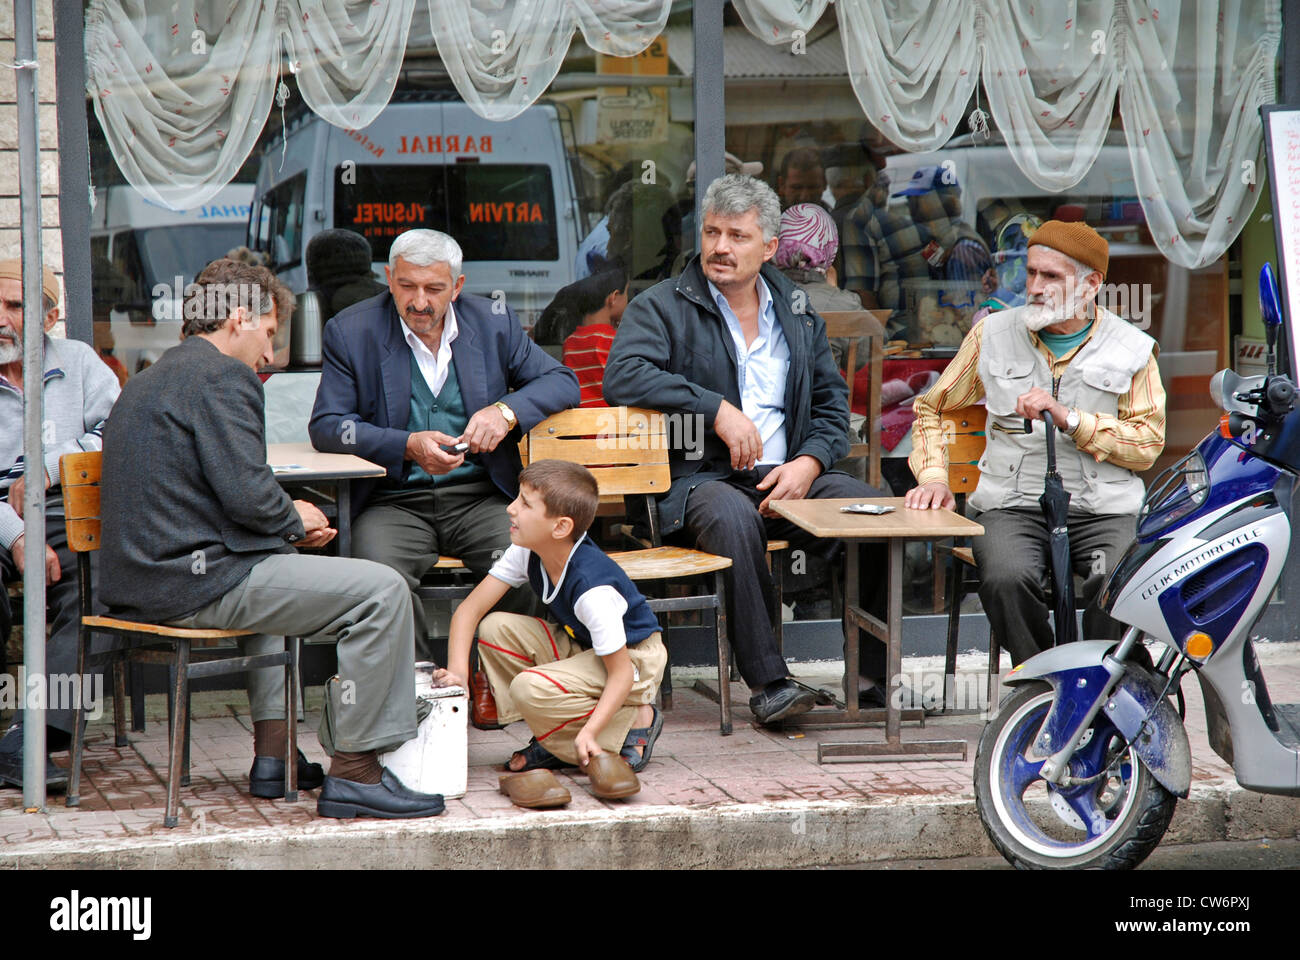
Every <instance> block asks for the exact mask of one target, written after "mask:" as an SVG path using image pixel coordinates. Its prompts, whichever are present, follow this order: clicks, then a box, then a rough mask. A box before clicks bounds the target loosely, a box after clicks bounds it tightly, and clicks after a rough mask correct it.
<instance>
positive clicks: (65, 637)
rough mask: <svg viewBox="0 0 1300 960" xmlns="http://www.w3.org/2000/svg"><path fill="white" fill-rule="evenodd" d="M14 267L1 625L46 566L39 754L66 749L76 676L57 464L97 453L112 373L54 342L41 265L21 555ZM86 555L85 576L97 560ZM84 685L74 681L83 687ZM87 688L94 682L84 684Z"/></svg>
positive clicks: (8, 752) (89, 353)
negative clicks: (30, 470)
mask: <svg viewBox="0 0 1300 960" xmlns="http://www.w3.org/2000/svg"><path fill="white" fill-rule="evenodd" d="M22 279H23V265H22V261H21V260H3V261H0V608H3V609H2V610H0V621H3V622H4V623H12V622H13V621H14V619H15V615H17V618H18V619H21V609H19V610H18V611H14V610H13V609H12V608H11V607H10V601H9V592H8V590H6V589H5V588H6V586H7V585H8V584H11V583H17V582H20V581H21V580H22V577H23V574H24V572H25V571H26V569H27V564H28V563H31V562H33V561H35V562H37V563H44V564H45V604H46V610H47V615H48V617H49V625H50V636H49V639H48V640H47V641H46V644H45V672H46V675H47V676H48V677H49V678H50V680H51V683H50V686H49V690H48V691H47V697H46V698H45V702H46V705H47V709H46V713H45V750H46V753H47V754H50V753H59V752H62V751H65V750H67V749H68V747H69V745H70V744H71V742H72V724H73V715H74V711H73V709H72V706H73V705H72V704H68V703H64V702H61V701H60V698H59V696H58V684H57V683H56V682H54V681H55V679H56V677H57V676H60V675H61V676H66V677H71V676H73V675H74V674H75V673H76V672H77V642H78V626H79V624H80V618H81V611H80V608H79V580H78V573H77V555H76V554H75V553H73V552H72V551H71V550H70V549H69V548H68V538H67V532H66V529H65V527H64V514H63V493H62V488H61V487H60V485H59V457H61V456H63V454H65V453H81V452H82V451H84V450H99V449H100V448H101V445H102V434H103V430H104V423H105V422H106V421H107V419H108V415H109V412H110V411H111V410H112V409H113V404H114V402H115V401H116V400H117V397H118V392H119V387H118V379H117V376H116V375H115V374H114V373H113V371H112V370H111V369H110V368H109V367H108V366H106V365H105V364H104V363H103V361H102V360H101V359H100V358H99V357H98V356H97V355H96V354H95V351H94V350H93V349H91V348H90V347H89V346H87V345H86V344H84V343H82V342H81V341H80V340H70V339H62V338H55V337H51V336H50V335H49V331H50V329H51V328H52V327H53V326H54V324H55V323H56V322H58V319H59V281H58V279H57V278H56V277H55V276H54V271H53V270H51V269H50V268H49V267H45V268H44V270H43V272H42V277H41V307H42V309H43V310H44V313H43V316H42V322H43V323H44V326H45V376H44V386H43V390H44V404H45V418H44V423H45V462H44V463H43V464H41V466H42V468H43V469H42V470H40V471H39V474H38V475H40V476H41V479H42V482H43V484H44V490H45V497H44V498H45V514H44V515H45V547H44V550H43V551H41V550H40V549H39V548H38V549H36V550H29V549H28V547H27V537H26V535H25V533H24V529H25V522H24V518H23V509H24V508H23V496H24V494H25V492H26V486H27V485H26V480H25V478H24V463H23V283H22ZM95 557H96V555H95V554H93V553H92V554H91V558H92V559H91V577H92V580H94V579H96V578H97V576H98V574H97V573H96V569H97V567H98V563H97V561H96V559H95ZM84 682H85V681H83V683H84ZM91 682H92V684H93V682H94V681H91ZM67 783H68V771H67V770H65V769H63V768H62V767H59V766H57V765H56V764H55V763H54V762H53V761H52V760H50V759H49V758H48V756H47V758H46V763H45V785H46V787H55V786H58V787H65V786H67ZM22 785H23V711H22V710H19V711H18V712H17V713H16V714H15V715H14V719H13V722H12V723H11V724H10V725H9V729H8V730H6V731H5V734H4V736H3V737H0V787H4V786H10V787H18V788H21V787H22Z"/></svg>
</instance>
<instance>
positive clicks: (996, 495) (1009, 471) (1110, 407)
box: [907, 220, 1165, 664]
mask: <svg viewBox="0 0 1300 960" xmlns="http://www.w3.org/2000/svg"><path fill="white" fill-rule="evenodd" d="M1109 254H1110V251H1109V246H1108V244H1107V243H1106V240H1105V239H1104V238H1103V237H1102V236H1101V235H1100V234H1098V233H1097V232H1096V231H1095V230H1093V229H1092V228H1091V227H1089V226H1088V225H1087V224H1084V223H1064V222H1062V221H1059V220H1049V221H1047V222H1046V223H1044V224H1043V225H1042V226H1040V227H1039V228H1038V229H1037V230H1036V231H1035V232H1034V233H1033V235H1032V236H1031V237H1030V239H1029V248H1028V255H1027V256H1028V266H1027V279H1028V282H1027V284H1026V287H1025V292H1026V294H1027V296H1028V301H1027V302H1026V303H1025V304H1024V305H1023V306H1020V307H1013V308H1011V309H1009V310H1003V311H1000V312H998V313H993V314H990V315H989V316H987V317H985V318H984V319H983V320H982V321H980V322H979V323H977V324H976V325H975V326H974V327H972V328H971V331H970V333H969V334H967V336H966V339H965V340H964V341H963V342H962V345H961V349H960V350H959V351H958V353H957V356H956V357H954V358H953V360H952V362H951V363H950V364H949V365H948V367H947V369H946V370H944V372H943V375H942V376H941V377H940V378H939V380H938V382H937V383H935V385H934V386H933V387H931V388H930V390H929V391H928V392H927V393H925V394H924V395H923V396H920V397H918V398H917V400H916V403H915V405H914V409H915V411H916V422H915V423H914V424H913V426H912V442H913V450H912V455H911V457H910V458H909V460H908V463H909V465H910V466H911V468H912V473H913V474H915V476H916V480H917V484H918V486H916V487H914V488H913V489H912V490H910V491H908V493H907V505H908V506H909V507H912V508H916V509H927V508H940V507H949V508H951V507H953V506H954V505H955V500H954V497H953V494H952V491H951V490H950V489H949V488H948V471H947V453H946V449H945V447H944V441H943V428H942V421H943V417H944V414H945V413H947V412H949V411H952V410H956V409H959V408H961V407H966V406H969V405H971V404H974V403H978V402H979V401H980V399H981V398H982V399H983V400H984V401H985V404H986V406H987V408H988V427H987V430H986V433H987V437H988V439H987V441H986V444H987V445H986V446H985V449H984V456H983V457H982V458H981V460H980V465H979V466H980V480H979V485H978V486H977V487H976V489H975V492H974V493H973V494H972V495H971V497H970V505H971V508H972V511H974V513H975V514H976V515H977V519H978V520H979V522H980V523H981V524H983V525H984V530H985V533H984V536H982V537H976V538H975V540H974V549H975V562H976V564H977V565H978V567H979V573H980V591H979V593H980V599H981V601H983V604H984V612H985V614H986V615H987V616H988V618H989V624H990V626H991V628H992V630H993V633H994V636H995V637H996V638H997V640H998V642H999V643H1000V644H1001V645H1002V647H1003V649H1005V650H1007V651H1009V652H1010V654H1011V659H1012V661H1013V662H1015V663H1017V664H1019V663H1021V662H1023V661H1024V660H1027V659H1028V658H1029V657H1031V656H1033V655H1034V654H1035V653H1037V652H1039V651H1040V650H1045V649H1047V648H1048V647H1050V646H1052V645H1053V635H1052V630H1051V627H1050V625H1049V623H1048V606H1047V593H1046V590H1047V571H1048V553H1047V551H1048V530H1047V523H1046V521H1045V519H1044V518H1043V514H1042V510H1041V508H1040V506H1039V504H1038V498H1039V496H1040V495H1041V494H1042V492H1043V478H1044V476H1045V474H1046V472H1047V453H1046V442H1045V440H1044V434H1043V430H1044V427H1043V426H1040V425H1038V424H1035V429H1034V432H1033V433H1030V434H1026V433H1025V432H1024V430H1023V423H1024V419H1025V418H1028V419H1029V420H1032V421H1040V422H1041V421H1042V419H1043V412H1044V411H1047V412H1048V413H1050V414H1051V416H1052V420H1053V421H1054V423H1055V424H1056V426H1057V427H1058V428H1059V430H1060V431H1061V434H1063V436H1061V437H1060V438H1059V439H1058V440H1057V445H1056V456H1057V468H1058V469H1059V471H1060V473H1061V476H1062V479H1063V480H1064V482H1065V488H1066V490H1067V491H1068V492H1069V493H1070V496H1071V499H1070V515H1069V527H1070V552H1071V557H1072V561H1073V564H1074V568H1075V572H1076V573H1079V574H1080V575H1082V576H1083V577H1084V587H1083V595H1084V599H1085V601H1086V602H1087V608H1086V610H1085V611H1084V615H1083V636H1084V637H1086V638H1088V639H1107V638H1113V639H1118V638H1119V634H1120V625H1119V624H1118V623H1117V622H1116V621H1115V620H1113V619H1111V618H1110V617H1109V616H1107V615H1106V614H1105V613H1104V612H1103V611H1102V610H1100V609H1099V608H1098V607H1097V605H1096V602H1095V601H1096V597H1097V595H1098V593H1099V592H1100V591H1101V588H1102V586H1103V585H1104V583H1105V580H1106V576H1107V575H1108V574H1109V573H1110V571H1111V570H1113V569H1114V567H1115V563H1116V562H1117V561H1118V559H1119V557H1120V556H1121V555H1122V554H1123V552H1124V551H1125V550H1126V549H1127V548H1128V545H1129V544H1130V543H1131V542H1132V540H1133V535H1134V529H1135V525H1134V519H1135V515H1136V514H1137V512H1138V508H1139V507H1140V506H1141V503H1142V497H1143V493H1144V487H1143V484H1142V481H1141V479H1139V478H1138V477H1137V473H1139V472H1141V471H1143V470H1146V469H1147V468H1148V467H1150V466H1151V465H1152V464H1153V463H1155V461H1156V458H1157V457H1158V456H1160V452H1161V451H1162V450H1163V449H1164V445H1165V392H1164V388H1163V387H1162V386H1161V383H1160V371H1159V369H1158V367H1157V366H1156V354H1157V352H1158V348H1157V346H1156V343H1155V341H1154V340H1152V339H1151V338H1150V337H1149V336H1147V335H1146V334H1145V333H1142V332H1141V331H1139V330H1138V329H1137V328H1136V327H1134V326H1132V325H1131V324H1129V323H1128V322H1127V321H1125V320H1123V319H1121V318H1120V317H1117V316H1116V315H1115V314H1113V313H1111V312H1110V311H1109V310H1106V309H1105V308H1104V307H1102V306H1100V305H1099V304H1097V303H1096V299H1097V293H1098V291H1099V289H1100V287H1101V284H1102V283H1103V282H1104V281H1105V279H1106V268H1107V266H1108V264H1109Z"/></svg>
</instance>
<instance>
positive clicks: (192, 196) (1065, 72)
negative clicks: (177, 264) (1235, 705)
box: [86, 0, 1281, 268]
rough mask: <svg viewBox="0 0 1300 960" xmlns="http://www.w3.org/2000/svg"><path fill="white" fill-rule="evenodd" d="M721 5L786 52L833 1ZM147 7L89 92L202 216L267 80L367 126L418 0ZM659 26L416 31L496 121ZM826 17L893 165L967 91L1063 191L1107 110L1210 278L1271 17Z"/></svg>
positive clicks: (1087, 163) (1234, 213) (108, 128)
mask: <svg viewBox="0 0 1300 960" xmlns="http://www.w3.org/2000/svg"><path fill="white" fill-rule="evenodd" d="M734 2H735V4H736V8H737V9H738V10H739V11H740V14H741V17H742V19H743V20H744V22H745V23H746V25H747V26H748V27H749V29H750V30H752V31H753V32H754V33H755V34H756V35H757V36H759V37H761V38H763V39H764V40H766V41H767V42H769V43H773V44H781V43H789V42H790V41H791V39H792V37H793V34H794V31H796V30H803V31H805V32H806V31H809V30H811V29H812V27H813V26H814V25H815V24H816V23H817V20H818V18H819V17H820V16H821V15H822V13H823V12H824V11H825V9H826V7H827V6H828V4H829V3H830V0H734ZM159 6H160V4H158V3H156V2H148V0H91V4H90V7H89V9H88V11H87V14H86V57H87V87H88V90H89V93H90V95H91V97H92V99H93V102H94V104H95V111H96V114H97V115H98V117H99V121H100V125H101V126H102V127H103V129H104V131H105V134H106V136H107V138H108V142H109V145H110V147H111V149H112V151H113V155H114V156H115V157H116V158H117V162H118V165H119V166H120V167H121V169H122V172H123V173H124V174H125V175H126V178H127V179H128V181H130V182H131V183H132V184H133V185H134V186H135V187H136V188H137V189H139V190H141V191H142V192H143V193H144V194H145V195H146V196H147V197H149V198H150V199H151V200H153V201H155V202H157V203H162V204H165V205H167V206H171V207H177V208H183V207H192V206H196V205H198V204H201V203H203V202H204V201H205V200H207V199H209V198H210V197H211V196H212V195H213V194H215V193H216V191H217V190H219V189H220V188H221V187H222V186H224V185H225V184H226V183H227V182H229V180H230V179H231V177H233V176H234V173H235V171H236V170H237V169H238V168H239V166H240V165H241V164H242V163H243V162H244V160H245V159H246V158H247V157H248V154H249V152H250V151H251V149H252V147H253V144H254V143H255V142H256V140H257V137H258V135H259V134H260V133H261V130H262V128H263V126H264V125H265V123H266V120H267V117H268V116H269V115H270V111H271V105H272V103H273V102H274V101H275V99H276V93H277V88H278V87H279V83H280V71H281V65H282V63H285V62H287V63H288V65H289V69H290V70H292V71H293V72H294V73H296V75H297V78H298V89H299V90H300V91H301V93H302V97H303V99H304V100H305V101H306V103H307V105H308V106H309V107H311V108H312V109H313V110H315V111H316V112H317V113H319V114H320V115H321V116H323V117H324V118H325V119H327V120H328V121H329V122H331V123H334V124H337V125H339V126H342V127H349V128H355V127H364V126H365V125H366V124H368V123H370V121H371V120H373V119H374V118H375V116H376V115H377V114H378V113H379V111H380V110H382V109H383V108H384V106H385V105H386V104H387V103H388V99H389V97H390V96H391V94H392V91H393V86H394V85H395V83H396V82H397V73H398V70H399V68H400V66H401V63H402V58H403V56H404V54H405V51H406V41H407V32H408V30H409V28H410V24H411V16H412V13H413V11H414V10H415V7H416V0H176V2H174V3H173V4H172V5H171V7H170V8H169V10H170V12H167V13H160V12H158V8H159ZM671 6H672V3H671V0H429V2H428V8H427V10H428V16H429V21H430V24H431V26H432V28H433V36H434V38H435V41H436V43H437V46H438V52H439V55H440V56H441V58H442V61H443V64H444V65H445V67H446V69H447V71H448V73H449V75H450V77H451V79H452V82H453V83H454V84H455V86H456V89H457V90H458V91H459V92H460V94H461V96H462V97H463V98H464V100H465V102H466V103H467V104H469V105H470V107H472V108H473V109H474V110H475V111H477V112H478V113H480V114H482V115H483V116H485V117H488V118H489V119H493V120H508V119H510V118H512V117H514V116H517V115H518V114H519V113H521V112H522V111H523V110H524V109H526V108H527V107H528V105H529V104H531V103H532V102H534V101H535V100H536V99H537V98H538V97H539V96H540V95H541V94H542V92H543V91H544V90H545V89H546V88H547V86H548V85H549V84H550V82H551V81H552V80H553V79H554V77H555V75H556V73H557V72H558V70H559V68H560V64H561V62H562V61H563V59H564V55H565V53H566V52H567V50H568V47H569V42H570V40H571V38H572V36H573V32H574V30H575V29H577V30H581V31H582V35H583V38H584V39H585V40H586V42H587V44H588V45H589V46H591V47H592V48H593V49H595V50H598V51H600V52H602V53H606V54H610V55H614V56H631V55H634V54H636V53H639V52H640V51H641V50H643V49H645V48H646V46H648V45H649V43H650V42H651V41H652V40H653V39H654V38H655V37H656V36H657V35H658V34H659V33H660V31H661V30H662V29H663V27H664V24H665V23H666V22H667V18H668V13H669V11H670V8H671ZM147 8H152V10H150V9H147ZM835 10H836V14H837V16H838V19H839V24H840V35H841V40H842V42H843V44H844V52H845V56H846V59H847V62H848V68H849V80H850V82H851V83H852V85H853V89H854V92H855V93H856V95H857V97H858V100H859V102H860V103H861V104H862V108H863V111H864V112H865V113H866V116H867V119H868V120H869V121H870V122H871V123H872V124H874V125H875V126H876V127H877V128H879V129H880V131H881V132H882V133H884V134H885V136H887V137H889V139H890V140H892V141H893V142H894V143H896V144H898V145H899V146H900V147H903V148H904V149H907V150H932V149H937V148H938V147H941V146H943V144H944V143H946V142H947V140H948V139H949V137H951V136H952V134H953V131H954V130H956V128H957V125H958V123H959V122H960V121H961V120H962V114H963V113H964V111H965V108H966V104H967V102H968V101H969V99H970V95H971V92H972V91H973V90H974V89H975V87H976V84H977V82H978V81H979V80H980V78H981V77H982V78H983V81H984V89H985V90H987V92H988V98H989V104H988V106H989V110H990V111H991V113H992V116H993V119H994V120H995V121H996V123H997V126H998V128H999V129H1000V130H1001V131H1002V133H1003V134H1004V135H1005V137H1006V139H1007V144H1008V147H1009V149H1010V152H1011V156H1012V158H1013V159H1014V160H1015V162H1016V164H1017V165H1018V166H1019V167H1020V169H1021V170H1023V171H1024V173H1025V175H1026V176H1027V177H1028V178H1029V179H1030V180H1031V181H1033V182H1034V183H1036V184H1038V185H1040V186H1042V187H1043V188H1045V189H1048V190H1055V191H1061V190H1066V189H1068V188H1069V187H1071V186H1073V185H1074V184H1076V183H1078V182H1079V181H1080V179H1082V177H1083V176H1084V174H1086V173H1087V171H1088V169H1089V168H1090V167H1091V166H1092V164H1093V162H1094V161H1095V160H1096V158H1097V154H1098V152H1099V150H1100V149H1101V146H1102V144H1103V142H1104V141H1105V137H1106V133H1107V131H1108V130H1109V128H1110V119H1111V115H1112V112H1113V106H1114V103H1115V97H1116V96H1117V95H1118V97H1119V104H1120V113H1121V116H1122V117H1123V121H1124V130H1125V134H1126V136H1127V140H1128V145H1129V153H1130V157H1131V160H1132V164H1133V173H1134V180H1135V182H1136V184H1137V186H1138V190H1139V194H1140V197H1141V201H1142V206H1143V209H1144V210H1145V212H1146V218H1147V222H1148V224H1149V225H1150V227H1151V230H1152V234H1153V236H1154V238H1155V241H1156V243H1157V244H1158V245H1159V247H1160V249H1161V251H1162V252H1163V253H1164V254H1165V255H1166V256H1167V257H1168V258H1169V259H1170V260H1172V261H1174V262H1176V263H1179V264H1182V265H1184V266H1187V267H1193V268H1194V267H1199V266H1203V265H1205V264H1208V263H1211V262H1213V261H1214V260H1216V259H1217V258H1218V257H1219V256H1221V255H1222V253H1223V251H1224V250H1225V249H1227V246H1228V244H1229V243H1231V242H1232V240H1233V238H1235V237H1236V235H1237V233H1238V232H1239V230H1240V229H1241V227H1242V226H1243V225H1244V223H1245V220H1246V216H1247V214H1248V213H1249V211H1250V209H1252V207H1253V206H1254V203H1255V200H1256V196H1257V195H1256V192H1255V191H1256V189H1257V187H1256V183H1255V181H1256V180H1257V179H1258V170H1259V168H1260V167H1262V165H1263V136H1262V131H1261V129H1260V124H1259V120H1258V107H1259V105H1260V104H1263V103H1271V102H1273V100H1274V99H1275V94H1274V88H1273V75H1274V70H1275V66H1276V60H1277V49H1278V44H1279V42H1280V37H1281V11H1280V0H1261V2H1253V3H1241V2H1240V0H1200V2H1197V3H1186V2H1177V0H1172V2H1168V3H1165V4H1164V5H1163V6H1161V5H1159V2H1158V0H1084V2H1078V0H837V2H836V6H835ZM1175 66H1176V67H1177V69H1175Z"/></svg>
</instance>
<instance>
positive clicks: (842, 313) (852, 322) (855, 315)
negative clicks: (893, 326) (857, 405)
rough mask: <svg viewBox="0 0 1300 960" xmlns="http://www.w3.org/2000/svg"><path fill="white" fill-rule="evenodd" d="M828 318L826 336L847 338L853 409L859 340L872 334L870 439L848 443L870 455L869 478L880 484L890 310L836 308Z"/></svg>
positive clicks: (852, 452) (851, 448)
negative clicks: (883, 381)
mask: <svg viewBox="0 0 1300 960" xmlns="http://www.w3.org/2000/svg"><path fill="white" fill-rule="evenodd" d="M822 319H823V320H825V321H826V338H827V339H828V340H832V339H845V340H847V341H848V350H847V355H846V356H845V358H844V360H845V374H846V376H845V380H846V382H847V383H848V387H849V410H850V411H851V410H852V409H853V387H854V381H855V379H856V373H857V369H858V363H857V361H858V340H859V339H860V338H862V337H868V338H870V344H871V357H870V359H869V363H870V365H871V379H870V381H869V382H870V384H871V386H870V388H869V393H868V396H867V404H866V407H867V420H868V423H869V424H870V434H869V439H868V442H867V443H853V444H850V446H849V456H850V457H866V458H867V482H868V483H870V484H872V485H873V486H877V487H878V486H880V382H881V379H882V377H883V376H884V365H883V360H884V355H885V327H884V323H885V321H887V320H888V319H889V311H888V310H836V311H827V312H826V313H823V314H822Z"/></svg>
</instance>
